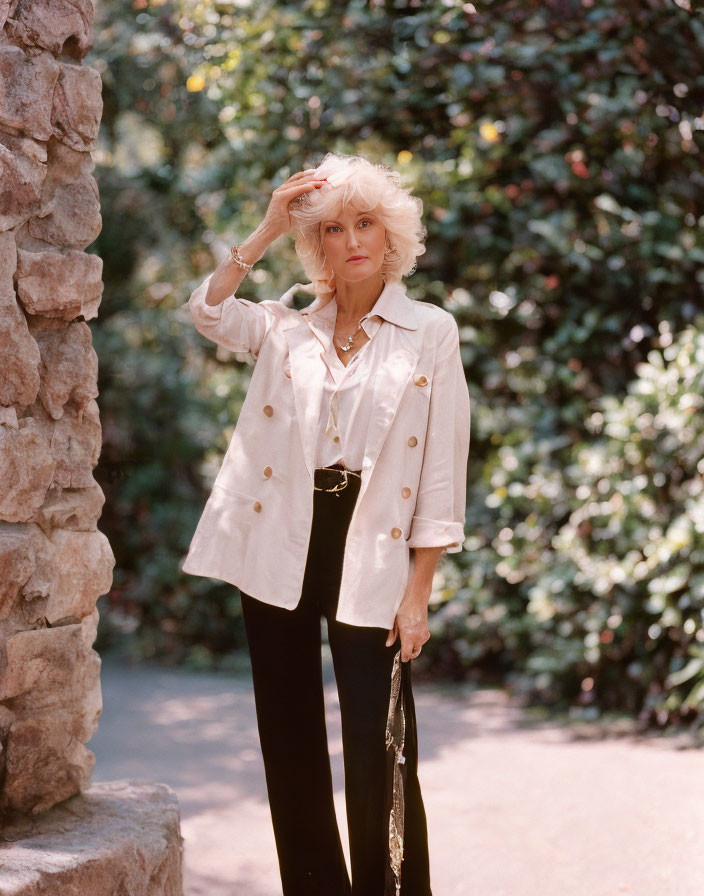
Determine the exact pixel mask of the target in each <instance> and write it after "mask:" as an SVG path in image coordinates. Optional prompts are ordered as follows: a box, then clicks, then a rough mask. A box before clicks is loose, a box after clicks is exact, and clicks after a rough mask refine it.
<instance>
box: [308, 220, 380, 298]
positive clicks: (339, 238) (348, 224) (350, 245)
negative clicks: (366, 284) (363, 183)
mask: <svg viewBox="0 0 704 896" xmlns="http://www.w3.org/2000/svg"><path fill="white" fill-rule="evenodd" d="M320 236H321V240H322V244H323V251H324V252H325V258H326V259H327V265H328V267H329V268H331V269H332V271H333V273H334V274H335V276H336V277H339V278H342V279H343V280H349V281H352V282H359V281H360V280H366V279H367V278H368V277H371V276H374V275H377V274H378V273H379V270H380V269H381V266H382V264H383V263H384V246H385V237H386V230H385V228H384V226H383V224H382V223H381V220H380V219H379V217H378V216H377V215H376V214H375V213H374V212H360V211H359V210H358V209H356V208H355V207H354V206H353V205H351V204H348V205H347V206H345V208H338V210H337V213H336V214H335V216H334V218H326V219H325V220H323V221H321V223H320ZM360 256H361V259H362V260H360V261H353V260H352V261H351V260H350V259H354V258H355V257H360Z"/></svg>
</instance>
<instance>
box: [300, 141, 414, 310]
mask: <svg viewBox="0 0 704 896" xmlns="http://www.w3.org/2000/svg"><path fill="white" fill-rule="evenodd" d="M315 173H316V176H320V177H327V178H328V182H327V184H325V185H324V186H323V187H321V188H320V189H318V190H312V191H309V192H306V193H303V194H301V195H300V196H298V197H297V198H296V199H294V200H293V201H292V202H291V204H290V205H289V212H290V215H291V220H292V221H293V234H294V241H295V247H296V253H297V255H298V257H299V258H300V260H301V263H302V265H303V269H304V270H305V272H306V274H307V276H308V277H309V278H310V280H311V283H310V284H308V287H312V288H308V289H307V291H309V292H315V294H316V295H318V296H321V297H322V298H323V299H325V298H327V297H328V296H329V297H332V295H333V294H334V292H335V275H334V273H333V274H331V275H328V274H327V273H326V270H325V256H324V253H323V247H322V240H321V234H320V222H321V221H323V220H324V219H326V218H328V217H331V216H332V214H333V211H334V210H336V209H337V208H338V206H339V204H340V200H342V205H343V207H344V206H346V205H347V204H348V203H351V204H352V205H353V206H354V207H355V208H357V209H358V210H359V211H363V212H375V214H377V215H378V216H379V219H380V221H381V223H382V225H383V226H384V229H385V230H386V239H387V243H388V244H390V245H392V246H394V247H395V251H393V252H390V253H389V254H388V255H387V256H386V260H385V261H384V263H383V265H382V267H381V275H382V277H383V279H384V280H385V281H389V280H396V281H400V280H401V278H402V277H403V276H405V275H406V274H410V273H413V271H414V270H415V267H416V258H417V257H418V256H420V255H423V254H424V252H425V245H424V243H423V241H424V240H425V237H426V236H427V230H426V228H425V227H424V226H423V223H422V221H421V216H422V214H423V202H422V200H421V199H420V198H419V197H417V196H412V195H411V194H410V190H408V189H406V188H405V187H403V186H402V185H401V175H400V174H399V173H398V172H397V171H394V170H393V169H392V168H388V167H387V166H386V165H381V164H373V163H372V162H369V161H368V160H367V159H364V158H362V157H361V156H354V155H341V154H339V153H334V152H329V153H327V154H326V155H325V156H324V157H323V160H322V161H321V162H320V164H319V165H318V167H317V168H316V172H315Z"/></svg>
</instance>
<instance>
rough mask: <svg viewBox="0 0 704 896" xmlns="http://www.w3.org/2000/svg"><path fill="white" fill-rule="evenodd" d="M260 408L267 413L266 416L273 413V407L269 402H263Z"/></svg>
mask: <svg viewBox="0 0 704 896" xmlns="http://www.w3.org/2000/svg"><path fill="white" fill-rule="evenodd" d="M262 410H263V411H264V413H265V414H266V415H267V417H271V415H272V414H273V413H274V409H273V408H272V406H271V405H270V404H265V405H264V407H263V408H262Z"/></svg>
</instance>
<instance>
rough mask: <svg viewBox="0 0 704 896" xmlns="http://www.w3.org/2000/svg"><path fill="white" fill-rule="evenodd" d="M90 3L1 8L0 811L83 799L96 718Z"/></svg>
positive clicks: (104, 552)
mask: <svg viewBox="0 0 704 896" xmlns="http://www.w3.org/2000/svg"><path fill="white" fill-rule="evenodd" d="M92 21H93V4H92V3H91V2H89V0H0V29H1V31H0V178H1V181H0V183H1V188H0V357H1V358H2V364H1V365H0V813H2V816H3V817H9V816H13V817H14V816H16V815H17V814H22V813H27V814H35V813H38V812H41V811H43V810H46V809H48V808H49V807H51V806H53V805H54V804H56V803H58V802H60V801H62V800H64V799H66V798H68V797H70V796H71V795H72V794H75V793H77V792H78V791H80V790H81V789H82V788H83V787H84V786H86V785H87V784H88V782H89V779H90V775H91V772H92V770H93V765H94V761H95V757H94V755H93V753H92V752H91V751H90V750H88V749H87V747H86V746H85V744H86V742H87V741H89V740H90V738H91V736H92V735H93V733H94V732H95V730H96V727H97V723H98V717H99V715H100V712H101V709H102V698H101V691H100V677H99V673H100V658H99V657H98V655H97V653H95V651H94V650H93V649H92V644H93V641H94V639H95V634H96V626H97V620H98V611H97V609H96V601H97V599H98V597H99V596H100V595H101V594H104V593H105V592H106V591H107V590H108V589H109V587H110V584H111V581H112V570H113V566H114V558H113V554H112V551H111V550H110V546H109V544H108V541H107V539H106V538H105V536H104V535H103V534H102V533H101V532H99V531H98V530H97V522H98V519H99V517H100V513H101V509H102V505H103V501H104V496H103V493H102V491H101V489H100V487H99V486H98V484H97V483H96V481H95V479H94V478H93V468H94V466H95V464H96V462H97V460H98V455H99V452H100V446H101V431H100V419H99V414H98V405H97V403H96V397H97V395H98V390H97V385H96V381H97V358H96V355H95V351H94V350H93V347H92V343H91V332H90V328H89V326H88V324H87V323H86V322H85V321H86V320H90V319H91V318H94V317H95V316H96V315H97V312H98V306H99V303H100V298H101V293H102V280H101V275H102V261H101V259H100V258H99V257H98V256H96V255H90V254H87V253H86V252H85V251H84V250H85V248H86V247H87V246H88V245H89V244H90V243H92V242H93V241H94V240H95V238H96V237H97V236H98V234H99V233H100V229H101V226H102V221H101V217H100V207H99V201H98V188H97V184H96V181H95V178H94V177H93V175H92V171H93V168H94V163H93V161H92V158H91V149H92V148H93V147H94V144H95V140H96V137H97V134H98V127H99V124H100V117H101V113H102V98H101V81H100V77H99V75H98V73H97V72H96V71H95V70H94V69H91V68H89V67H88V66H84V65H81V59H82V58H83V57H84V55H85V54H86V52H87V51H88V50H89V49H90V47H91V28H92Z"/></svg>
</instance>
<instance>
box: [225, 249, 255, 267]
mask: <svg viewBox="0 0 704 896" xmlns="http://www.w3.org/2000/svg"><path fill="white" fill-rule="evenodd" d="M230 256H231V257H232V260H233V261H234V262H235V264H238V265H239V266H240V267H241V268H244V269H245V271H251V270H252V268H253V267H254V264H256V262H254V263H253V264H247V262H246V261H243V260H242V258H241V256H240V247H239V246H233V247H232V248H231V249H230Z"/></svg>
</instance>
